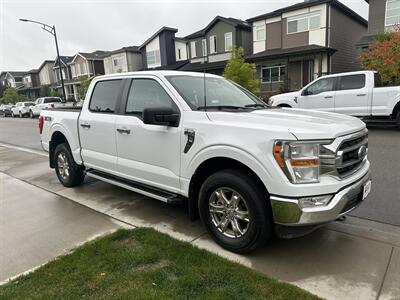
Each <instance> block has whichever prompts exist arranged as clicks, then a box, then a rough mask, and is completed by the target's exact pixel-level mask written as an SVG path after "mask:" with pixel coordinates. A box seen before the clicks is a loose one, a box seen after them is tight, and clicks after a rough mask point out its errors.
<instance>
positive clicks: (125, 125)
mask: <svg viewBox="0 0 400 300" xmlns="http://www.w3.org/2000/svg"><path fill="white" fill-rule="evenodd" d="M124 94H126V104H125V105H122V108H121V110H122V114H121V115H118V116H117V120H116V130H117V136H116V141H117V149H118V163H117V164H118V172H119V173H120V174H121V175H122V176H123V177H126V178H128V179H130V180H133V181H137V182H140V183H144V184H148V185H152V186H154V187H157V188H160V189H165V190H169V191H173V192H178V191H179V190H180V182H179V170H180V155H181V154H180V149H181V145H180V134H181V124H180V125H179V127H168V126H165V125H150V124H144V123H143V111H144V109H146V108H173V109H174V110H176V111H177V112H179V108H178V105H177V104H176V103H175V102H174V101H173V100H172V99H173V96H172V95H171V94H170V93H169V92H167V90H166V88H165V86H164V84H163V83H162V82H161V81H159V79H157V78H152V77H147V78H143V77H140V78H134V79H132V81H131V83H130V85H129V86H128V87H127V88H126V93H124ZM124 100H125V99H124ZM124 100H123V101H124ZM180 123H181V122H180Z"/></svg>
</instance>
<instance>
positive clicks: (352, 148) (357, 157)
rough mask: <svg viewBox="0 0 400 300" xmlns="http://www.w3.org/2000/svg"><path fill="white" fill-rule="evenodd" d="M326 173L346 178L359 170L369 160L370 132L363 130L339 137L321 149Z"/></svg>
mask: <svg viewBox="0 0 400 300" xmlns="http://www.w3.org/2000/svg"><path fill="white" fill-rule="evenodd" d="M321 153H322V155H321V168H322V170H323V171H324V172H323V173H324V174H329V175H334V176H337V177H339V178H345V177H347V176H350V175H351V174H354V173H355V172H357V171H358V170H359V169H360V168H361V167H362V166H363V165H364V164H365V162H366V161H367V154H368V132H367V130H363V131H361V132H357V133H354V134H351V135H348V136H343V137H339V138H337V139H336V140H335V141H334V142H333V143H332V144H330V145H323V146H322V149H321Z"/></svg>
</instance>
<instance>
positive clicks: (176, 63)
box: [139, 27, 187, 70]
mask: <svg viewBox="0 0 400 300" xmlns="http://www.w3.org/2000/svg"><path fill="white" fill-rule="evenodd" d="M177 31H178V29H176V28H170V27H162V28H161V29H159V30H158V31H157V32H156V33H154V34H153V35H152V36H151V37H150V38H148V39H147V40H146V41H145V42H144V43H143V44H142V45H141V46H140V47H139V50H141V52H142V57H143V70H147V69H168V70H176V69H179V68H180V67H182V66H184V65H185V64H186V63H187V50H186V42H185V41H184V40H183V39H182V38H176V37H175V33H176V32H177Z"/></svg>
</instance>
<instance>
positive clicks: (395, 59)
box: [360, 27, 400, 85]
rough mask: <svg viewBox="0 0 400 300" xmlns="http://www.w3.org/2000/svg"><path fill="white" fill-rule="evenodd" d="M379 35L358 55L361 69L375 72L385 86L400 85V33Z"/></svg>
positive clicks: (397, 31)
mask: <svg viewBox="0 0 400 300" xmlns="http://www.w3.org/2000/svg"><path fill="white" fill-rule="evenodd" d="M395 30H396V31H395V32H391V33H384V34H379V35H377V36H376V37H375V40H374V41H373V42H372V43H370V44H369V48H368V50H365V51H363V52H362V53H361V54H360V62H361V66H362V67H363V69H366V70H374V71H377V72H378V73H379V74H381V76H382V81H383V83H385V84H397V85H400V76H399V74H400V32H399V30H398V29H397V27H396V28H395Z"/></svg>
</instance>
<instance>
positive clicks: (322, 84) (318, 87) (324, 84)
mask: <svg viewBox="0 0 400 300" xmlns="http://www.w3.org/2000/svg"><path fill="white" fill-rule="evenodd" d="M334 85H335V78H334V77H331V78H324V79H320V80H318V81H317V82H315V83H313V84H312V85H310V86H309V87H308V88H307V91H308V94H309V95H318V94H320V93H323V92H330V91H333V87H334Z"/></svg>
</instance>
